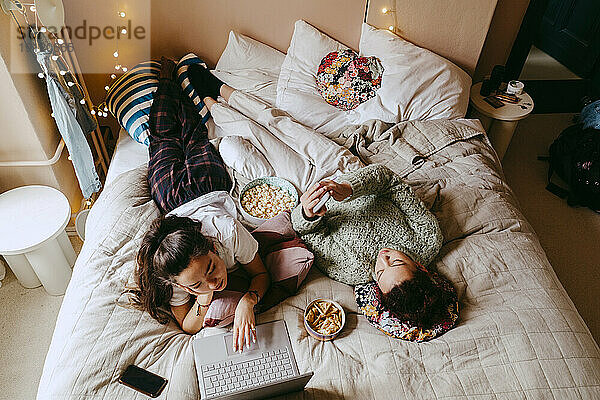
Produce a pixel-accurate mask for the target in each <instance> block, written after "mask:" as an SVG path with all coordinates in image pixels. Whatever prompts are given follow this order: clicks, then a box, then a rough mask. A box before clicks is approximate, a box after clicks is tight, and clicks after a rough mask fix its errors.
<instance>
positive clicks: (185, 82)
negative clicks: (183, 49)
mask: <svg viewBox="0 0 600 400" xmlns="http://www.w3.org/2000/svg"><path fill="white" fill-rule="evenodd" d="M192 64H200V65H202V66H204V67H205V68H206V63H205V62H204V61H202V60H201V59H200V57H198V56H197V55H195V54H194V53H190V54H188V55H186V56H184V57H183V58H182V59H181V60H179V63H177V81H178V82H179V84H180V85H181V89H182V90H183V93H185V94H187V95H188V96H189V97H190V99H192V101H193V102H194V105H195V106H196V110H198V112H199V113H200V115H201V116H202V123H206V121H208V119H209V118H210V113H209V112H208V108H207V107H206V105H205V104H204V102H203V101H202V99H201V98H200V96H199V95H198V93H196V91H195V90H194V88H193V87H192V84H191V82H190V79H189V78H188V68H189V66H190V65H192Z"/></svg>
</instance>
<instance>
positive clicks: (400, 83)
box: [275, 21, 471, 133]
mask: <svg viewBox="0 0 600 400" xmlns="http://www.w3.org/2000/svg"><path fill="white" fill-rule="evenodd" d="M344 49H347V47H346V46H344V45H343V44H341V43H339V42H338V41H336V40H334V39H332V38H330V37H329V36H327V35H325V34H323V33H321V32H320V31H318V30H317V29H316V28H314V27H312V26H311V25H309V24H307V23H306V22H304V21H297V22H296V24H295V29H294V35H293V36H292V42H291V44H290V48H289V49H288V53H287V55H286V57H285V61H284V62H283V65H282V66H281V73H280V74H279V82H278V83H277V102H276V103H275V104H276V106H277V107H279V108H281V109H283V110H285V111H287V112H288V113H289V114H290V115H292V116H293V117H294V118H295V119H297V120H298V121H300V122H302V123H303V124H305V125H307V126H310V127H311V128H313V129H316V130H317V131H319V132H322V133H324V132H331V131H334V130H336V129H338V128H340V127H341V126H344V125H347V124H362V123H364V122H366V121H368V120H370V119H380V120H382V121H385V122H391V123H394V122H400V121H408V120H428V119H442V118H448V119H452V118H462V117H464V116H465V114H466V111H467V106H468V103H469V91H470V87H471V78H470V77H469V75H467V73H465V72H464V71H463V70H461V69H460V68H459V67H457V66H456V65H454V64H452V63H451V62H450V61H448V60H446V59H444V58H442V57H440V56H438V55H437V54H435V53H432V52H431V51H429V50H425V49H422V48H420V47H418V46H415V45H413V44H412V43H409V42H407V41H406V40H404V39H402V38H400V37H399V36H397V35H394V34H393V33H391V32H389V31H387V30H384V29H375V28H373V27H371V26H370V25H368V24H363V27H362V35H361V41H360V50H361V56H367V57H368V56H376V57H377V58H379V59H380V61H381V63H382V64H383V67H384V69H385V71H384V73H383V79H382V83H381V85H382V86H381V88H380V89H379V90H378V91H377V96H376V97H374V98H372V99H371V100H369V101H366V102H364V103H363V104H361V105H359V106H358V107H357V108H355V109H354V110H350V111H343V110H341V109H339V108H336V107H334V106H332V105H330V104H328V103H326V102H325V100H324V99H323V98H322V97H321V95H320V94H319V92H318V90H317V85H316V75H317V70H318V67H319V64H320V63H321V60H322V59H323V57H325V56H326V55H327V54H329V53H330V52H332V51H340V50H344Z"/></svg>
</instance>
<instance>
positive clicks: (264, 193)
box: [241, 183, 296, 219]
mask: <svg viewBox="0 0 600 400" xmlns="http://www.w3.org/2000/svg"><path fill="white" fill-rule="evenodd" d="M241 204H242V207H243V208H244V210H246V212H247V213H248V214H250V215H252V216H253V217H257V218H263V219H269V218H273V217H274V216H276V215H277V214H279V213H281V212H283V211H291V210H292V209H293V208H294V207H295V206H296V202H295V201H294V199H293V198H292V197H291V196H290V195H289V194H288V192H286V191H285V190H283V189H282V188H280V187H277V186H272V185H269V184H267V183H263V184H261V185H258V186H254V187H253V188H250V189H248V190H247V191H246V192H245V193H244V195H243V196H242V199H241Z"/></svg>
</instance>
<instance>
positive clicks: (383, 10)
mask: <svg viewBox="0 0 600 400" xmlns="http://www.w3.org/2000/svg"><path fill="white" fill-rule="evenodd" d="M388 11H389V10H388V9H387V8H385V7H383V8H382V9H381V13H382V14H387V13H388Z"/></svg>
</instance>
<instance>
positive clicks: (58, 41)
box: [56, 39, 65, 44]
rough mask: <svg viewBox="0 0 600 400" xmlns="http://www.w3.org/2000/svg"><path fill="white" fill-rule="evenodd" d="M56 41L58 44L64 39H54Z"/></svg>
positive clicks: (62, 42)
mask: <svg viewBox="0 0 600 400" xmlns="http://www.w3.org/2000/svg"><path fill="white" fill-rule="evenodd" d="M56 43H58V44H64V43H65V41H64V40H62V39H56Z"/></svg>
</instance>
